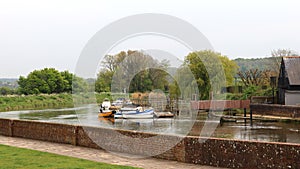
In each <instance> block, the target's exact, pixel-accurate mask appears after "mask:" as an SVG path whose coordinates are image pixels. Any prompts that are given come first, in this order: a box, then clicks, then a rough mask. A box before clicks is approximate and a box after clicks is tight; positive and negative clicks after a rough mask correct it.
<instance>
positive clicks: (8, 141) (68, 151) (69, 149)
mask: <svg viewBox="0 0 300 169" xmlns="http://www.w3.org/2000/svg"><path fill="white" fill-rule="evenodd" d="M0 144H3V145H9V146H14V147H20V148H27V149H32V150H38V151H44V152H49V153H54V154H60V155H64V156H70V157H76V158H81V159H87V160H91V161H96V162H104V163H109V164H117V165H127V166H134V167H141V168H145V169H148V168H149V169H156V168H157V169H161V168H164V169H172V168H174V169H175V168H176V169H177V168H184V169H196V168H197V169H216V167H210V166H201V165H194V164H187V163H181V162H177V161H169V160H161V159H156V158H145V159H139V158H138V159H137V158H125V157H120V156H116V155H114V154H111V153H108V152H106V151H104V150H98V149H92V148H86V147H79V146H72V145H69V144H59V143H51V142H45V141H38V140H31V139H23V138H16V137H5V136H1V135H0Z"/></svg>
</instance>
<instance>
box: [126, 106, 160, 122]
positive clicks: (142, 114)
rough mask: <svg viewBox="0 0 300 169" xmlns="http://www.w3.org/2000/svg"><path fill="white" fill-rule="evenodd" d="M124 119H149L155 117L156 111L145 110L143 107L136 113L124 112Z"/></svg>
mask: <svg viewBox="0 0 300 169" xmlns="http://www.w3.org/2000/svg"><path fill="white" fill-rule="evenodd" d="M122 114H123V118H124V119H149V118H153V117H154V109H152V108H150V109H146V110H143V109H142V108H141V107H138V109H137V110H135V111H126V112H122Z"/></svg>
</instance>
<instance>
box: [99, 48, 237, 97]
mask: <svg viewBox="0 0 300 169" xmlns="http://www.w3.org/2000/svg"><path fill="white" fill-rule="evenodd" d="M217 61H219V62H217ZM101 67H102V68H101V69H100V71H99V73H98V75H97V80H96V83H95V86H96V88H95V89H96V91H97V92H107V91H115V92H130V93H132V92H149V91H152V90H154V89H155V90H157V89H158V90H161V91H163V92H165V93H169V94H170V95H171V96H174V97H182V96H183V94H184V93H186V94H187V93H188V92H191V84H196V85H197V87H198V91H199V93H197V94H199V96H200V98H201V99H207V98H208V97H209V92H210V90H211V87H212V86H211V84H221V83H219V82H220V79H222V78H223V80H222V81H224V82H225V81H226V83H225V84H224V85H231V84H232V83H233V79H234V75H235V74H236V72H237V70H238V66H237V64H236V63H235V62H234V61H231V60H230V59H229V58H228V57H227V56H223V55H221V54H220V53H218V52H213V51H210V50H203V51H197V52H192V53H190V54H188V55H187V56H186V57H185V58H184V62H183V63H182V65H181V66H179V68H177V69H175V68H174V67H172V66H171V65H170V61H168V60H161V61H159V60H157V59H155V58H153V57H151V56H150V55H148V54H146V53H143V52H142V51H131V50H129V51H127V52H125V51H122V52H120V53H118V54H116V55H106V56H105V57H104V59H103V61H102V62H101ZM221 69H223V70H224V71H222V70H221ZM189 71H190V72H191V73H192V74H193V77H189V76H187V74H188V73H189ZM172 72H173V74H172ZM209 72H213V73H210V74H209ZM221 72H225V73H224V74H221ZM218 80H219V81H218ZM178 83H180V84H178ZM184 83H185V84H184ZM179 86H184V87H183V88H182V89H179ZM218 87H220V86H218ZM188 94H189V95H191V93H188Z"/></svg>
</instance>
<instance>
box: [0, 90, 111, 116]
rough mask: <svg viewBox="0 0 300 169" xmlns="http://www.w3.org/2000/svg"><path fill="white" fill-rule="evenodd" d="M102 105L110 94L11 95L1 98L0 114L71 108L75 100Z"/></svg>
mask: <svg viewBox="0 0 300 169" xmlns="http://www.w3.org/2000/svg"><path fill="white" fill-rule="evenodd" d="M95 96H96V100H97V103H101V102H102V101H103V99H104V98H107V97H108V98H109V97H110V93H101V94H95V95H94V94H82V95H77V96H75V95H72V94H70V93H61V94H39V95H11V96H0V112H5V111H14V110H33V109H48V108H70V107H74V102H73V99H75V100H77V101H79V102H80V103H81V104H89V103H95V102H96V101H95Z"/></svg>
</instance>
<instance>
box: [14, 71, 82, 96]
mask: <svg viewBox="0 0 300 169" xmlns="http://www.w3.org/2000/svg"><path fill="white" fill-rule="evenodd" d="M73 81H75V83H78V84H75V85H77V87H78V86H80V85H83V86H84V85H85V84H84V83H83V81H84V80H83V79H82V78H79V77H76V76H74V75H73V74H72V73H70V72H68V71H63V72H59V71H58V70H56V69H54V68H44V69H42V70H34V71H33V72H31V73H29V74H28V75H27V77H23V76H20V77H19V80H18V84H19V89H18V90H19V92H20V93H21V94H26V95H28V94H40V93H47V94H51V93H63V92H69V93H70V92H71V91H72V83H73ZM79 84H80V85H79ZM83 88H84V87H82V88H80V89H79V88H78V90H83Z"/></svg>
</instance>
